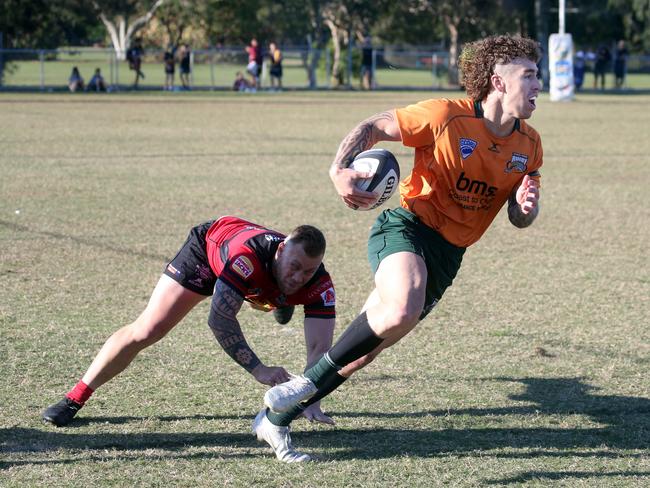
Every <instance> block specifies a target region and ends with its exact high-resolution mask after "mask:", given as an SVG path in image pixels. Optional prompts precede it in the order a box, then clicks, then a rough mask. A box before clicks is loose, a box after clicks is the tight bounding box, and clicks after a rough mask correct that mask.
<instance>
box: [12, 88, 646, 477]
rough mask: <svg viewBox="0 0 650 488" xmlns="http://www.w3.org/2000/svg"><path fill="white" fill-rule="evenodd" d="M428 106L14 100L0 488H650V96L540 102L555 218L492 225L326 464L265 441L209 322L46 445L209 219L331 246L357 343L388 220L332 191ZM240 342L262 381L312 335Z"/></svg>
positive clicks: (305, 434) (173, 337) (550, 212)
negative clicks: (82, 381)
mask: <svg viewBox="0 0 650 488" xmlns="http://www.w3.org/2000/svg"><path fill="white" fill-rule="evenodd" d="M165 95H166V96H165ZM433 95H434V96H438V94H433ZM450 95H451V96H455V95H456V94H449V93H445V94H444V96H450ZM423 96H424V95H423V94H418V93H407V92H394V93H340V92H336V93H281V94H257V95H250V96H248V95H244V96H235V95H234V94H230V93H214V94H208V93H203V94H198V93H188V94H145V95H139V94H113V95H108V96H106V95H104V96H101V95H88V96H84V97H77V96H74V95H70V94H59V95H56V94H50V95H47V94H43V95H17V94H14V95H12V94H0V113H2V116H1V117H0V147H1V148H2V150H1V151H0V174H1V175H2V178H1V179H0V195H1V197H0V277H1V278H2V285H3V286H2V287H0V357H1V358H2V365H3V372H2V373H3V374H2V376H1V377H0V395H1V396H0V398H1V399H2V403H1V405H2V416H1V417H0V470H1V473H0V477H1V478H0V479H1V480H2V482H1V484H2V486H89V485H95V486H237V487H250V486H282V487H320V486H330V487H349V486H363V487H370V486H376V487H379V486H381V487H384V486H386V487H389V486H404V487H413V486H422V487H429V486H443V485H444V486H468V487H469V486H471V487H473V486H523V485H525V486H549V485H552V486H564V487H576V486H579V487H593V486H602V487H604V486H607V487H609V486H648V484H649V483H650V449H649V448H650V420H649V419H650V416H649V413H650V381H649V380H648V370H649V369H650V359H649V358H650V332H649V329H648V316H649V313H648V311H649V307H648V306H649V297H650V272H649V269H650V268H649V266H648V256H649V255H650V252H649V246H648V243H649V242H650V226H649V225H648V222H649V221H650V211H649V210H648V208H649V207H648V204H647V188H648V187H649V186H650V169H649V168H650V157H649V156H648V154H649V153H650V140H649V139H648V137H647V125H648V115H647V114H648V107H649V106H650V97H648V96H615V95H603V96H597V95H581V96H579V97H578V99H577V101H576V102H574V103H551V102H549V101H548V98H547V97H546V96H543V97H542V99H541V101H540V103H539V108H538V110H537V112H536V114H535V116H534V118H533V120H532V124H533V125H534V126H535V127H536V128H537V129H538V130H539V132H540V133H541V135H542V139H543V141H544V148H545V158H544V159H545V164H544V167H543V169H542V174H543V187H542V213H541V215H540V218H539V219H538V221H537V222H536V223H535V225H534V226H533V227H531V228H529V229H526V230H517V229H515V228H514V227H512V226H511V225H510V224H509V223H508V222H507V218H506V217H505V216H504V215H503V213H502V214H500V215H499V216H498V217H497V219H496V221H495V223H494V224H493V226H492V227H491V229H490V230H489V231H488V232H487V234H486V235H485V236H484V238H483V239H482V240H481V241H480V242H479V243H477V244H476V245H475V246H473V247H472V248H470V249H469V250H468V252H467V253H466V255H465V260H464V264H463V267H462V269H461V271H460V274H459V276H458V278H457V280H456V281H455V283H454V286H453V287H451V288H450V289H449V290H448V292H447V294H446V295H445V298H444V300H443V301H442V302H441V303H440V304H439V306H438V307H437V308H436V310H435V311H434V312H432V314H431V315H430V316H429V317H428V318H427V319H426V320H425V321H424V322H423V323H421V324H420V325H418V327H417V328H416V330H415V331H414V332H413V333H412V334H410V335H409V336H408V337H406V338H405V339H404V340H403V341H402V342H400V343H398V344H397V345H395V346H394V347H393V348H391V349H389V350H387V351H386V352H385V353H384V354H382V356H380V357H379V358H378V359H377V360H376V361H375V363H373V364H372V365H370V366H369V367H368V368H366V369H365V370H363V371H361V372H360V373H359V374H358V375H357V376H356V377H354V378H353V379H352V380H351V381H350V382H348V383H347V384H346V385H345V386H344V387H343V388H342V389H341V390H340V391H337V392H336V393H334V394H333V395H332V396H331V397H329V398H328V399H327V400H326V401H325V402H324V408H325V410H327V411H329V412H330V413H331V414H332V415H333V416H334V417H335V419H336V420H337V422H338V426H337V427H336V428H329V427H320V426H312V425H310V424H308V423H307V422H305V421H304V420H301V421H298V422H296V423H295V425H294V435H293V438H294V443H295V444H296V445H297V446H298V447H300V448H301V449H303V450H305V451H307V452H309V453H310V454H313V455H315V456H317V457H318V458H320V460H321V462H319V463H314V464H309V465H304V466H287V465H282V464H280V463H278V462H276V461H275V459H274V458H273V457H272V456H271V455H270V453H269V451H268V450H267V448H266V447H265V446H264V445H262V444H259V443H257V442H256V441H255V440H254V438H253V437H252V435H251V434H250V425H251V421H252V419H253V416H254V415H255V413H256V412H257V411H258V409H259V408H260V406H261V398H262V395H263V393H264V391H265V388H264V387H263V386H262V385H259V384H256V383H255V382H254V380H253V379H252V378H251V377H250V376H249V375H248V374H247V373H245V372H244V371H243V370H242V369H241V368H239V367H238V366H236V365H235V364H234V363H233V361H232V360H230V359H229V358H228V357H227V356H226V355H225V354H224V353H223V352H222V351H221V350H220V348H219V347H218V345H217V344H216V343H215V341H214V339H213V338H212V334H211V333H210V332H209V330H208V328H207V326H206V319H207V312H208V306H207V303H204V304H202V305H200V306H199V307H198V308H197V309H196V310H195V311H193V312H192V313H191V314H190V315H189V316H188V317H187V318H186V319H185V321H184V322H183V323H182V324H181V325H179V326H178V327H177V328H176V329H175V330H174V331H172V332H171V333H170V335H169V336H168V337H166V338H165V339H164V340H162V341H161V342H160V343H158V344H157V345H155V346H154V347H151V348H149V349H148V350H146V351H144V352H143V353H142V354H141V355H140V356H139V357H138V358H137V359H136V361H135V362H134V363H133V364H132V366H131V367H130V368H129V369H128V370H126V371H125V372H124V374H122V375H121V376H119V377H118V378H116V379H115V380H114V381H112V382H110V383H108V384H107V385H105V386H104V387H102V388H101V389H100V390H98V392H97V393H96V394H95V396H94V397H93V398H92V400H91V401H90V402H89V403H88V405H87V406H86V407H85V408H84V409H83V410H82V412H81V413H80V414H79V418H78V419H77V421H76V423H75V424H74V425H73V426H71V427H70V428H65V429H55V428H52V427H49V426H46V425H43V424H42V423H41V421H40V412H41V410H42V409H43V408H44V407H45V406H47V405H48V404H49V403H51V402H53V401H56V400H58V399H59V398H60V397H61V395H62V394H63V393H64V392H65V391H67V390H68V389H69V388H70V387H71V386H72V385H73V384H74V383H75V382H76V381H77V380H78V379H79V378H80V376H81V375H82V374H83V372H84V371H85V369H86V367H87V366H88V364H89V362H90V361H91V360H92V358H93V357H94V355H95V353H96V352H97V350H98V348H99V347H100V346H101V344H102V343H103V341H104V340H105V339H106V338H107V337H108V336H109V335H110V334H111V333H112V332H113V331H114V330H115V329H117V328H118V327H119V326H121V325H122V324H125V323H128V322H129V321H131V320H133V319H134V318H135V317H136V316H137V314H138V313H139V312H140V311H141V310H142V308H143V307H144V305H145V304H146V301H147V298H148V296H149V294H150V292H151V289H152V288H153V285H154V284H155V282H156V280H157V278H158V276H159V275H160V272H161V270H162V267H163V265H164V263H165V262H166V260H168V259H169V258H171V257H172V256H173V255H174V253H175V252H176V250H177V249H178V247H179V246H180V245H181V244H182V242H183V241H184V239H185V236H186V233H187V231H188V230H189V228H190V227H191V226H192V225H194V224H196V223H199V222H202V221H204V220H207V219H209V218H213V217H216V216H219V215H223V214H235V215H240V216H244V217H248V218H250V219H253V220H256V221H259V222H262V223H264V224H267V225H269V226H272V227H274V228H277V229H278V230H282V231H288V230H290V229H291V228H292V227H294V226H295V225H297V224H299V223H305V222H307V223H312V224H315V225H318V226H319V227H321V228H322V229H323V231H324V232H325V234H326V236H327V238H328V251H327V256H326V265H327V267H328V269H329V270H330V272H331V273H332V275H333V277H334V279H335V282H336V284H337V292H338V293H337V295H338V298H339V304H338V307H337V308H338V320H337V334H338V333H339V332H340V331H341V330H343V329H344V327H345V326H346V325H347V323H348V322H349V321H350V320H351V319H352V318H353V317H354V316H355V314H356V313H357V311H358V310H359V308H360V307H361V305H362V304H363V301H364V300H365V297H366V294H367V293H368V291H369V290H370V287H371V286H372V279H371V276H370V272H369V269H368V265H367V263H366V258H365V243H366V237H367V229H368V227H369V226H370V225H371V224H372V222H373V220H374V218H375V216H376V212H353V211H350V210H348V209H347V208H345V207H344V206H343V205H342V204H341V203H340V201H339V200H338V198H337V197H336V196H335V192H334V190H333V188H332V186H331V183H330V182H329V179H328V177H327V168H328V166H329V164H330V162H331V160H332V158H333V157H334V153H335V151H336V148H337V146H338V144H339V142H340V140H341V138H342V137H343V136H344V135H345V134H346V132H347V131H348V130H349V129H350V128H351V127H352V126H353V125H354V124H355V123H356V122H358V121H359V120H360V119H362V118H364V117H367V116H369V115H371V114H373V113H375V112H378V111H381V110H385V109H387V108H390V107H395V106H402V105H405V104H408V103H411V102H414V101H416V100H418V99H420V98H422V97H423ZM383 146H384V147H386V148H388V149H391V150H393V151H394V152H395V153H396V155H397V157H398V159H399V160H400V162H401V165H402V168H403V171H404V172H406V171H408V170H409V169H410V167H411V157H410V156H411V151H410V150H408V149H406V148H404V147H402V146H401V145H399V144H394V143H390V144H384V145H383ZM390 203H391V204H393V205H394V204H396V200H395V199H393V200H392V201H391V202H390ZM240 318H241V322H242V324H243V327H244V330H245V332H246V333H247V337H248V339H249V342H250V343H251V344H252V346H253V347H254V349H255V350H256V351H257V352H258V354H259V355H260V357H261V358H262V359H263V361H265V362H267V363H270V364H280V365H283V366H285V367H287V368H288V369H290V370H292V371H299V370H300V369H301V368H302V366H303V358H304V344H303V339H302V332H301V324H300V321H299V320H297V319H294V320H293V321H292V322H291V323H290V324H289V325H288V326H282V327H280V326H277V325H275V324H274V322H273V321H272V319H271V318H270V317H269V316H266V315H264V314H261V313H259V312H253V311H251V310H245V311H243V312H242V314H241V317H240Z"/></svg>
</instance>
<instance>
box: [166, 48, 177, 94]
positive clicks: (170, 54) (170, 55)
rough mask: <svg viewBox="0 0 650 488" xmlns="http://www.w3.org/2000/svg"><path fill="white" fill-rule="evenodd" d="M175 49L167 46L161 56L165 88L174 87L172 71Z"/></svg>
mask: <svg viewBox="0 0 650 488" xmlns="http://www.w3.org/2000/svg"><path fill="white" fill-rule="evenodd" d="M175 51H176V49H174V47H173V46H169V48H168V49H167V51H165V55H164V57H163V64H164V66H165V88H164V89H165V90H169V91H172V90H173V89H174V71H175V70H176V59H175V57H174V54H175Z"/></svg>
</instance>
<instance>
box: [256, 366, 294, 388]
mask: <svg viewBox="0 0 650 488" xmlns="http://www.w3.org/2000/svg"><path fill="white" fill-rule="evenodd" d="M251 374H252V375H253V376H254V377H255V379H256V380H257V381H259V382H260V383H262V384H263V385H268V386H275V385H279V384H280V383H284V382H286V381H289V378H290V377H289V373H288V372H287V370H286V369H284V368H281V367H279V366H264V365H263V364H261V363H260V364H258V365H257V367H256V368H255V369H254V370H253V371H251Z"/></svg>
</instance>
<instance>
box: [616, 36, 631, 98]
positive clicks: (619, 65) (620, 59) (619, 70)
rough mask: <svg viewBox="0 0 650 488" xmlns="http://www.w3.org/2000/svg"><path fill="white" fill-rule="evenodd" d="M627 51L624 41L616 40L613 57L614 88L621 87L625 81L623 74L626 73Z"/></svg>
mask: <svg viewBox="0 0 650 488" xmlns="http://www.w3.org/2000/svg"><path fill="white" fill-rule="evenodd" d="M628 55H629V52H628V50H627V47H625V41H624V40H622V39H621V40H620V41H618V45H617V46H616V53H615V58H614V78H615V80H616V81H615V84H616V88H623V84H624V83H625V75H626V74H627V57H628Z"/></svg>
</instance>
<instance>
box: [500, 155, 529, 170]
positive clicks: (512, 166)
mask: <svg viewBox="0 0 650 488" xmlns="http://www.w3.org/2000/svg"><path fill="white" fill-rule="evenodd" d="M527 167H528V156H526V155H525V154H519V153H516V152H513V153H512V157H511V158H510V161H508V162H507V163H506V169H505V172H506V173H512V172H513V171H514V172H515V173H524V172H525V171H526V168H527Z"/></svg>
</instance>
